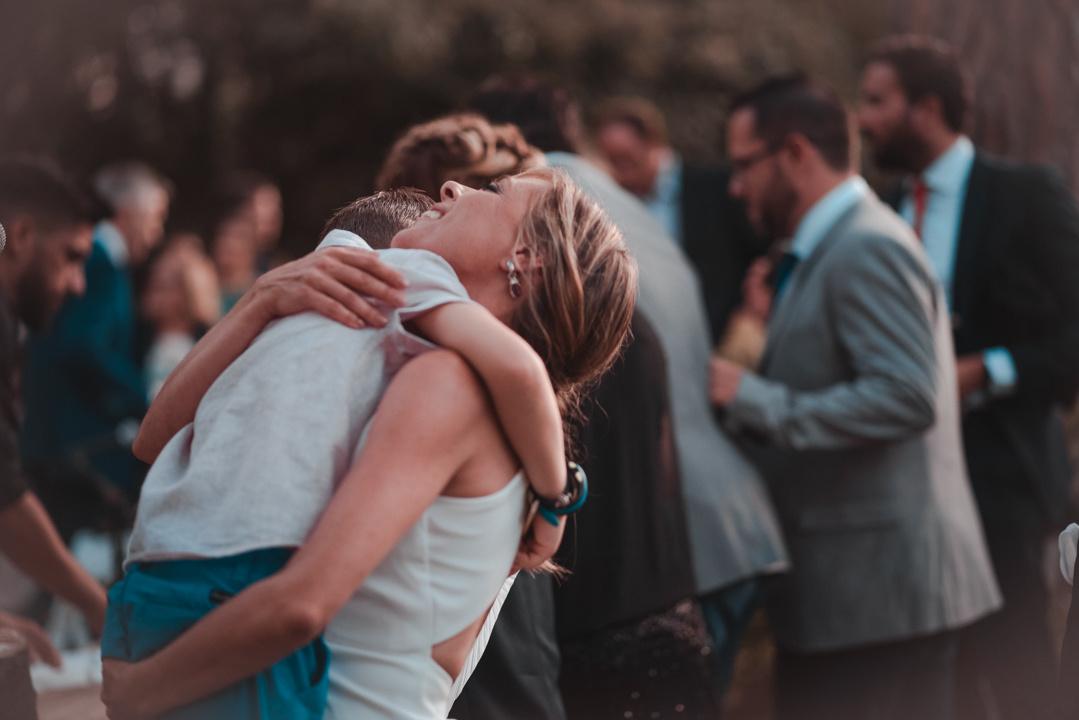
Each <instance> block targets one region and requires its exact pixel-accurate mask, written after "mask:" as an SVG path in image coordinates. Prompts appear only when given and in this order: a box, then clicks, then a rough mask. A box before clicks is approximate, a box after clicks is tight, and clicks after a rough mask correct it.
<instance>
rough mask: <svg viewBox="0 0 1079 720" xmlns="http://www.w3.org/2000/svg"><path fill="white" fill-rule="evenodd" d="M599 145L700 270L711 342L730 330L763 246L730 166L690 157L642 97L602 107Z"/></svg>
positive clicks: (622, 180) (629, 187)
mask: <svg viewBox="0 0 1079 720" xmlns="http://www.w3.org/2000/svg"><path fill="white" fill-rule="evenodd" d="M594 126H595V139H596V148H597V149H598V150H599V151H600V153H601V154H602V155H603V157H604V158H605V159H606V160H607V162H608V163H609V164H610V167H611V172H612V175H613V176H614V179H615V180H616V181H617V182H618V184H619V185H621V186H622V187H623V188H625V189H626V190H628V191H629V192H630V193H632V194H633V195H635V196H637V197H638V198H639V199H640V200H641V202H643V203H644V205H645V207H647V208H648V211H649V212H650V213H652V215H653V217H655V218H656V221H657V222H659V224H660V225H661V226H662V227H663V229H664V230H666V231H667V234H668V235H669V236H670V237H671V238H672V239H673V240H674V241H675V242H676V243H678V245H679V247H681V248H682V250H683V252H685V254H686V256H687V257H688V258H689V260H690V262H691V263H693V267H694V269H696V271H697V278H698V279H699V280H700V284H701V290H702V292H703V293H704V304H705V309H706V310H707V312H708V322H709V326H710V330H711V337H712V342H713V343H717V342H719V341H720V340H721V339H722V338H723V336H724V334H725V333H726V330H727V323H728V321H729V320H730V316H731V313H732V312H733V311H734V309H735V307H736V306H737V305H738V304H739V301H740V299H741V291H742V281H743V279H744V278H745V276H746V272H747V270H748V269H749V266H750V263H752V262H753V260H754V259H756V258H757V257H760V256H761V255H763V254H764V251H765V249H766V248H765V245H764V244H763V243H762V242H761V241H760V239H758V238H757V236H756V235H755V234H754V232H753V229H752V228H751V227H750V225H749V222H748V221H747V220H746V216H745V208H744V207H743V206H742V204H741V203H740V202H739V201H738V200H735V199H734V198H732V197H731V196H730V193H728V192H727V185H728V183H729V182H730V172H729V170H727V169H726V168H723V167H718V166H712V165H700V164H693V163H688V162H684V161H683V159H682V156H681V154H679V153H678V151H676V150H675V149H674V148H673V147H671V145H670V141H669V140H668V137H667V123H666V121H665V119H664V117H663V114H662V113H661V112H660V111H659V108H657V107H656V106H655V105H653V104H652V103H651V102H649V101H647V100H644V99H643V98H616V99H612V100H608V101H607V102H605V103H603V104H602V105H601V106H600V107H599V109H598V110H597V111H596V119H595V123H594Z"/></svg>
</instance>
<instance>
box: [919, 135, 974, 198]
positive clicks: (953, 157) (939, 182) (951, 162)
mask: <svg viewBox="0 0 1079 720" xmlns="http://www.w3.org/2000/svg"><path fill="white" fill-rule="evenodd" d="M973 164H974V143H972V142H971V141H970V138H968V137H967V136H966V135H960V136H959V137H958V138H956V140H955V142H953V143H952V145H951V147H949V148H948V149H947V150H945V151H944V152H943V153H941V154H940V157H938V158H937V159H936V160H934V161H933V162H932V164H931V165H930V166H929V167H927V168H926V169H925V172H923V173H922V181H923V182H924V183H925V185H926V187H928V188H929V190H930V192H934V193H941V194H948V195H958V194H959V193H960V192H961V191H962V190H963V186H964V185H965V184H966V181H967V176H969V175H970V168H971V165H973Z"/></svg>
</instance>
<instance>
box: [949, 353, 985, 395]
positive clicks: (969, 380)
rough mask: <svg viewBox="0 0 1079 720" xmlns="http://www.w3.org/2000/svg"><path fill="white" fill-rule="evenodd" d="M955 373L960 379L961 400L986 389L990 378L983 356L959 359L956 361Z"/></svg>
mask: <svg viewBox="0 0 1079 720" xmlns="http://www.w3.org/2000/svg"><path fill="white" fill-rule="evenodd" d="M955 371H956V376H957V378H958V383H957V384H958V385H959V399H960V400H963V399H966V398H968V397H970V395H971V394H972V393H975V392H978V391H979V390H984V389H985V383H986V380H987V379H988V378H987V375H986V372H985V363H984V362H983V360H982V356H981V355H964V356H963V357H961V358H958V359H957V360H956V361H955Z"/></svg>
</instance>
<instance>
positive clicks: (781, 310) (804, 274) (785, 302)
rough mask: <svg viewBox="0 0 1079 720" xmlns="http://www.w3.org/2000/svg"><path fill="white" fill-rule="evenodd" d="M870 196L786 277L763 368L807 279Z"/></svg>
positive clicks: (792, 313)
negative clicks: (788, 277) (785, 284)
mask: <svg viewBox="0 0 1079 720" xmlns="http://www.w3.org/2000/svg"><path fill="white" fill-rule="evenodd" d="M871 200H875V198H872V196H870V197H868V198H863V199H862V200H860V201H859V202H857V203H855V204H854V205H853V206H852V207H851V208H850V209H848V210H847V211H846V212H845V213H843V214H842V215H841V216H840V217H839V219H838V220H837V221H836V222H835V224H834V225H832V228H831V229H830V230H829V231H828V234H827V235H825V236H824V239H822V240H821V241H820V244H819V245H817V247H816V249H815V250H813V254H812V255H810V256H809V257H808V258H806V259H805V260H803V261H802V262H801V264H800V265H799V266H798V267H796V268H795V269H794V272H793V274H792V275H791V277H790V279H789V280H787V286H786V288H785V290H784V291H783V295H782V297H781V298H780V302H779V306H778V307H777V308H775V314H774V315H773V316H772V319H771V321H770V322H769V323H768V341H767V342H766V344H765V347H764V354H763V355H762V356H761V362H760V368H761V371H762V372H763V371H765V370H766V369H767V367H768V364H769V362H770V361H771V359H772V355H773V353H774V351H775V348H776V347H777V346H778V345H779V343H780V341H781V340H782V338H783V334H784V333H785V332H786V329H787V325H788V324H789V323H790V319H791V317H792V316H793V315H794V308H795V307H796V306H797V305H798V301H797V300H796V298H797V296H798V293H800V292H801V291H802V288H804V287H805V286H806V283H807V282H809V279H810V277H811V276H812V274H813V270H814V269H815V268H816V267H817V265H819V264H820V261H821V258H823V257H824V256H825V254H827V252H828V249H829V248H830V247H831V246H832V245H833V244H835V239H836V238H837V237H839V236H840V235H842V234H843V233H844V232H846V227H847V224H848V223H849V222H850V219H851V218H852V217H853V216H854V214H855V213H856V212H858V209H859V208H861V207H862V205H863V204H864V203H866V202H870V201H871Z"/></svg>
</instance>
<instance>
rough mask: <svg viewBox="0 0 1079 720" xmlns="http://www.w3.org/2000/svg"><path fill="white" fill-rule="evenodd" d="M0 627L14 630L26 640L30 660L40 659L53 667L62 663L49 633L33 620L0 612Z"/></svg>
mask: <svg viewBox="0 0 1079 720" xmlns="http://www.w3.org/2000/svg"><path fill="white" fill-rule="evenodd" d="M0 628H8V629H11V630H14V631H15V632H17V633H19V635H21V636H22V637H23V639H24V640H26V647H27V649H28V650H29V651H30V659H31V660H32V661H34V662H37V661H41V662H43V663H45V664H46V665H50V666H51V667H54V668H58V667H60V665H61V664H62V663H63V660H62V659H61V658H60V651H59V650H57V649H56V646H55V645H53V644H52V640H50V639H49V634H48V633H46V632H45V629H44V628H42V627H41V626H40V625H38V624H37V623H36V622H34V621H33V620H27V619H26V618H21V617H19V616H18V615H10V614H8V613H6V612H0Z"/></svg>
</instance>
